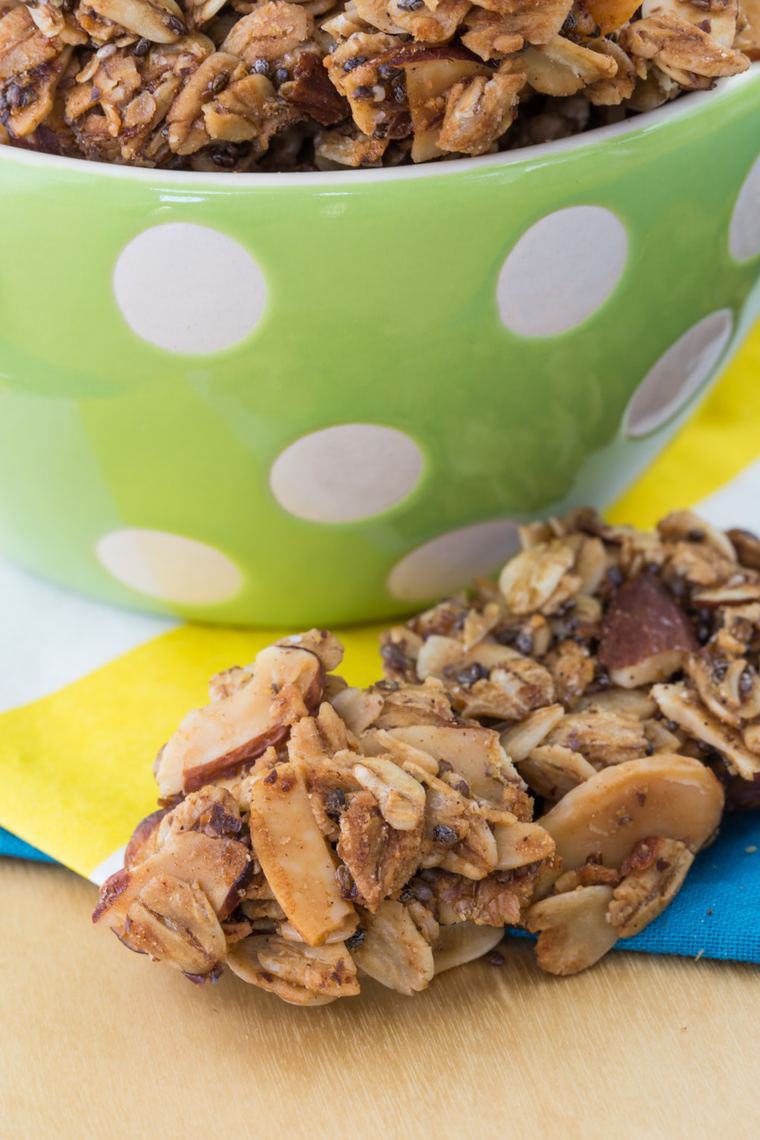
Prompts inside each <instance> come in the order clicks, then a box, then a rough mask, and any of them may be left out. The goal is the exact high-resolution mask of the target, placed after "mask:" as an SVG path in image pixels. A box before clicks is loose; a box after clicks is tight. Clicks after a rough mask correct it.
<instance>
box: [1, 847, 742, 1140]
mask: <svg viewBox="0 0 760 1140" xmlns="http://www.w3.org/2000/svg"><path fill="white" fill-rule="evenodd" d="M95 895H96V892H95V888H94V887H92V886H91V885H89V884H88V883H86V882H84V881H82V880H80V879H78V878H76V877H75V876H74V875H73V874H71V873H69V872H67V871H64V870H62V869H60V868H56V867H39V866H34V865H31V864H23V863H16V862H13V861H11V860H8V861H3V860H0V968H1V969H2V975H1V978H0V1031H1V1032H2V1037H1V1038H0V1136H2V1137H3V1140H5V1138H6V1137H7V1138H9V1140H27V1138H35V1140H39V1138H42V1140H47V1138H48V1137H51V1138H54V1140H69V1138H75V1140H79V1138H87V1140H89V1138H91V1137H93V1138H97V1140H100V1138H101V1137H103V1138H106V1137H107V1138H108V1140H121V1138H129V1140H133V1138H136V1137H139V1138H147V1140H153V1138H156V1140H159V1138H160V1140H174V1138H175V1137H177V1138H179V1137H183V1138H184V1137H214V1138H216V1137H223V1138H225V1140H228V1138H229V1140H237V1138H239V1137H267V1138H270V1137H271V1138H273V1140H293V1138H298V1137H311V1138H320V1140H321V1138H322V1137H330V1138H338V1140H343V1138H344V1137H345V1138H346V1140H372V1138H374V1137H386V1138H396V1137H422V1138H425V1140H427V1138H428V1137H430V1138H435V1140H440V1138H446V1137H468V1138H469V1137H476V1138H478V1140H480V1138H481V1137H497V1136H498V1137H503V1138H504V1137H531V1138H543V1137H550V1138H552V1140H553V1138H554V1137H558V1138H559V1137H561V1138H563V1140H565V1138H571V1140H574V1138H575V1137H578V1138H583V1140H596V1138H597V1137H598V1138H600V1140H602V1138H603V1140H607V1138H612V1137H614V1138H615V1140H623V1138H628V1137H637V1138H638V1137H646V1138H647V1140H650V1138H653V1137H655V1138H658V1137H667V1138H668V1140H680V1138H681V1137H683V1138H684V1140H686V1138H688V1140H694V1138H698V1137H713V1136H717V1137H721V1138H723V1137H725V1138H728V1137H731V1138H732V1140H733V1138H741V1140H744V1138H745V1137H746V1138H747V1140H750V1138H752V1140H756V1138H758V1137H760V977H759V976H758V971H757V970H756V969H755V968H753V967H749V966H740V965H731V964H722V963H715V962H708V961H705V960H702V961H699V962H693V961H684V960H678V959H672V958H670V959H669V958H651V957H646V956H643V955H636V954H611V955H610V956H609V957H608V958H607V959H606V960H605V961H604V962H603V963H602V964H601V965H600V966H598V967H596V968H595V969H594V970H591V971H589V972H588V973H586V974H582V975H580V976H578V977H576V978H570V979H554V978H549V977H546V976H545V975H541V974H540V973H539V972H538V971H537V970H536V969H535V967H534V966H533V964H532V962H531V954H530V950H529V948H528V947H527V946H521V945H519V944H516V943H514V942H511V943H509V944H508V946H507V947H506V949H505V957H506V965H505V966H503V967H500V968H494V967H492V966H488V965H485V964H480V963H478V964H475V965H472V966H468V967H466V968H464V969H462V970H454V971H452V972H451V973H449V974H446V975H444V976H443V977H442V978H440V979H439V980H438V981H436V982H435V983H434V985H433V987H432V988H431V989H430V990H429V991H427V992H426V993H425V994H422V995H420V996H418V997H415V998H411V999H410V998H403V997H400V996H398V995H396V994H392V993H389V992H388V991H385V990H382V989H381V988H380V987H377V986H374V985H370V984H368V985H367V987H366V990H365V992H364V994H363V995H362V997H360V998H357V999H352V1000H351V1001H346V1002H338V1003H336V1004H334V1005H331V1006H327V1007H324V1008H322V1009H313V1010H298V1009H293V1008H291V1007H289V1006H286V1005H282V1004H280V1003H279V1002H278V1001H277V1000H276V999H274V998H272V997H269V996H268V995H266V994H263V993H260V992H258V991H257V990H255V989H253V988H251V987H248V986H245V985H244V984H243V983H242V982H239V981H238V980H237V979H235V978H234V977H232V976H230V975H225V976H224V977H223V978H222V980H221V981H220V983H219V984H218V985H217V986H215V987H213V988H211V987H199V988H196V987H193V986H192V985H190V983H188V982H187V981H185V980H184V979H183V978H182V977H180V976H179V975H178V974H175V973H173V972H172V971H171V970H169V969H167V968H165V967H160V966H157V965H153V964H152V963H150V962H148V961H147V960H146V959H145V958H141V957H138V956H137V955H135V954H129V953H128V952H127V951H126V950H124V949H123V948H122V947H120V946H119V945H118V943H117V942H116V939H115V938H113V937H112V936H109V935H108V934H107V933H106V932H104V931H101V930H96V929H95V928H93V927H92V926H91V924H90V922H89V914H90V911H91V909H92V906H93V903H94V901H95Z"/></svg>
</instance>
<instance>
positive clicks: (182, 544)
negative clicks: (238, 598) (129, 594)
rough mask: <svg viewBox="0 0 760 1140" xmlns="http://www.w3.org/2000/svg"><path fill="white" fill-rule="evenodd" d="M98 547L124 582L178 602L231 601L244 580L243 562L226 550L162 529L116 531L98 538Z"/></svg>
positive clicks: (101, 558)
mask: <svg viewBox="0 0 760 1140" xmlns="http://www.w3.org/2000/svg"><path fill="white" fill-rule="evenodd" d="M95 553H96V555H97V557H98V561H99V562H100V564H101V565H102V566H103V567H104V568H105V569H106V570H107V571H108V573H109V574H111V576H112V577H113V578H115V579H116V580H117V581H118V582H121V583H122V585H124V586H128V587H129V589H130V590H135V591H137V592H138V593H140V594H145V596H146V597H148V598H159V599H161V600H162V601H165V602H174V603H176V604H177V605H186V606H204V605H214V604H218V603H220V602H226V601H228V600H229V599H230V598H233V597H235V595H236V594H238V593H239V591H240V587H241V586H242V584H243V575H242V574H241V572H240V570H239V569H238V567H237V566H236V565H235V563H234V562H232V561H231V560H230V559H229V558H228V557H227V555H226V554H222V552H221V551H220V550H217V549H216V548H215V547H213V546H209V545H208V543H206V542H199V541H198V540H197V539H195V538H187V537H186V536H184V535H180V534H168V533H167V532H165V531H161V530H140V529H137V528H134V529H132V528H129V529H125V530H114V531H111V533H110V534H106V535H104V536H103V538H101V539H100V540H99V541H98V543H97V545H96V547H95Z"/></svg>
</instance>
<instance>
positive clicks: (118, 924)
mask: <svg viewBox="0 0 760 1140" xmlns="http://www.w3.org/2000/svg"><path fill="white" fill-rule="evenodd" d="M521 538H522V544H523V549H522V551H521V552H520V553H519V554H517V555H516V556H515V557H514V558H512V559H511V560H510V561H509V562H508V563H507V565H506V566H505V567H504V568H503V570H502V572H501V575H500V577H499V580H498V582H495V581H490V580H488V581H487V580H482V581H477V582H476V583H475V584H474V586H473V587H472V589H471V590H469V591H467V592H463V593H461V594H459V595H457V596H455V597H452V598H449V599H446V600H445V601H443V602H441V603H439V604H438V605H436V606H434V607H433V608H432V609H429V610H427V611H425V612H424V613H422V614H419V615H417V616H416V617H414V618H412V619H411V620H409V621H408V622H406V623H405V624H404V625H399V626H397V627H394V628H392V629H390V630H389V631H388V632H387V634H385V635H384V637H383V639H382V646H381V653H382V660H383V664H384V669H385V679H384V680H381V681H378V682H377V683H376V684H374V685H372V686H370V688H368V689H366V690H359V689H356V688H352V687H350V686H348V685H347V684H346V683H345V681H343V680H342V679H341V678H340V676H339V674H338V673H336V670H337V669H338V667H339V666H340V663H341V659H342V647H341V645H340V643H339V642H338V640H337V639H336V638H335V637H334V636H332V635H331V634H329V633H327V632H324V631H322V632H320V631H316V630H312V631H310V632H308V633H304V634H300V635H297V636H294V637H290V638H287V639H285V640H283V641H281V642H278V643H277V644H276V645H274V646H271V647H269V648H268V649H265V650H263V651H262V653H260V654H259V656H258V657H257V658H256V660H255V661H254V662H253V664H252V665H250V666H248V667H246V668H237V667H236V668H233V669H230V670H228V671H226V672H225V673H222V674H220V675H218V676H217V677H215V678H214V679H213V680H212V682H211V692H210V696H211V700H210V703H209V704H208V705H206V706H205V707H204V708H201V709H197V710H195V711H193V712H191V713H190V714H189V715H188V716H187V717H186V718H185V720H184V721H183V722H182V724H181V725H180V726H179V728H178V730H177V732H176V733H175V734H174V736H173V737H172V738H171V739H170V741H169V742H168V743H167V744H166V745H165V746H164V748H163V749H162V750H161V752H160V753H159V756H158V759H157V762H156V769H155V771H156V779H157V782H158V786H159V791H160V794H161V801H160V803H161V807H160V808H159V810H158V811H156V812H154V813H153V814H152V815H150V816H148V818H147V819H146V820H144V821H143V822H142V823H141V824H139V825H138V827H137V829H136V831H135V833H134V835H133V837H132V840H131V841H130V843H129V845H128V847H127V850H126V855H125V861H124V867H123V869H122V870H120V871H118V872H117V873H116V874H115V875H113V876H112V877H111V878H110V879H109V880H107V882H106V883H105V884H104V885H103V887H102V889H101V894H100V900H99V902H98V906H97V908H96V910H95V914H94V916H93V917H94V920H95V921H96V922H97V923H99V924H102V925H105V926H108V927H110V928H111V929H113V930H114V932H115V933H116V934H117V936H118V937H119V939H120V940H121V941H122V942H123V943H124V944H125V945H126V946H128V947H129V948H130V949H132V950H135V951H137V952H140V953H144V954H147V955H149V956H150V957H151V958H152V959H154V960H159V961H165V962H167V963H168V964H170V965H172V966H174V967H175V968H177V969H179V970H181V971H182V972H183V973H184V974H186V975H187V976H188V977H190V978H191V979H192V980H193V981H206V980H208V979H212V980H213V979H215V978H216V977H217V976H218V975H219V973H220V972H221V970H222V969H223V968H224V966H228V967H229V968H230V969H231V970H232V971H233V972H234V973H236V974H237V975H238V976H239V977H241V978H242V979H243V980H245V981H246V982H249V983H251V984H253V985H256V986H258V987H259V988H262V989H264V990H267V991H269V992H271V993H274V994H276V995H278V996H279V997H281V998H283V999H284V1000H285V1001H288V1002H291V1003H293V1004H297V1005H321V1004H325V1003H326V1002H329V1001H332V1000H334V999H336V998H339V997H347V996H353V995H355V994H357V993H358V992H359V989H360V985H361V979H362V976H367V977H371V978H374V979H375V980H377V981H379V982H380V983H382V984H383V985H386V986H388V987H389V988H391V989H394V990H396V991H397V992H399V993H402V994H407V995H411V994H414V993H417V992H419V991H421V990H424V989H425V988H426V987H427V986H428V985H429V984H430V982H431V981H432V980H433V978H434V977H435V975H436V974H437V973H440V972H441V971H443V970H445V969H449V968H450V967H452V966H455V965H460V964H463V963H465V962H468V961H470V960H472V959H474V958H477V957H480V956H482V955H484V954H487V953H488V952H489V951H491V950H492V949H493V948H494V947H495V946H496V945H497V944H498V942H499V941H500V940H501V938H502V936H503V933H504V930H505V928H506V927H512V928H515V927H517V928H523V929H524V930H527V931H529V932H531V933H533V934H536V935H537V936H538V937H537V940H536V958H537V962H538V965H539V967H540V968H542V969H543V970H546V971H548V972H549V973H553V974H559V975H566V974H573V973H576V972H578V971H579V970H583V969H585V968H587V967H588V966H591V965H592V964H594V963H595V962H596V961H598V960H599V959H600V958H601V957H602V956H603V955H604V954H606V953H607V952H608V951H609V950H610V949H611V948H612V947H613V946H614V944H615V943H616V942H617V941H618V939H621V938H628V937H631V936H633V935H635V934H637V933H639V932H640V931H641V930H643V929H644V927H646V926H647V925H648V924H649V923H650V922H651V921H652V920H653V919H654V918H656V917H657V916H658V915H659V914H661V913H662V911H663V910H664V909H665V908H666V907H667V905H668V904H669V903H670V902H671V900H672V899H673V898H674V897H675V895H676V894H677V892H678V890H679V889H680V887H681V885H682V883H683V881H684V879H685V877H686V875H687V874H688V871H689V869H690V867H691V865H692V863H693V860H694V857H695V855H696V854H697V853H698V852H699V850H700V849H701V848H702V847H704V846H705V845H707V844H709V843H710V842H711V840H712V839H713V838H714V836H715V834H716V831H717V829H718V827H719V824H720V820H721V816H722V813H723V811H724V809H725V807H726V806H728V807H729V808H735V809H738V808H747V807H758V806H760V677H759V676H758V666H759V665H760V540H758V539H757V538H756V537H755V536H754V535H752V534H750V533H748V532H746V531H741V530H734V531H729V532H722V531H719V530H717V529H716V528H714V527H712V526H711V525H709V524H708V523H707V522H705V521H704V520H702V519H701V518H699V517H698V516H696V515H695V514H693V513H692V512H691V511H676V512H673V513H672V514H670V515H668V516H667V517H666V518H665V519H663V520H662V521H661V522H660V524H659V525H658V528H657V530H656V532H654V533H645V532H640V531H636V530H633V529H631V528H628V527H616V526H611V525H609V524H607V523H605V522H604V521H603V520H602V519H601V518H600V517H599V516H598V515H597V514H596V513H595V512H594V511H591V510H577V511H574V512H572V513H571V514H569V515H568V516H567V517H565V518H563V519H552V520H549V521H546V522H540V523H535V524H531V525H528V526H525V527H523V528H522V531H521Z"/></svg>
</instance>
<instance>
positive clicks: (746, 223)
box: [728, 158, 760, 261]
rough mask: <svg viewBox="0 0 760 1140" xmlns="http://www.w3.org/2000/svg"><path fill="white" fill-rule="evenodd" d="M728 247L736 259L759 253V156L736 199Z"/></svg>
mask: <svg viewBox="0 0 760 1140" xmlns="http://www.w3.org/2000/svg"><path fill="white" fill-rule="evenodd" d="M728 247H729V249H730V250H731V254H732V256H733V257H735V258H736V260H737V261H748V260H749V259H750V258H751V257H756V256H757V254H759V253H760V158H756V159H755V161H754V163H753V165H752V168H751V169H750V172H749V174H748V175H747V177H746V178H745V179H744V183H743V185H742V188H741V190H740V191H739V196H738V198H737V199H736V205H735V206H734V212H733V214H732V216H731V225H730V227H729V231H728Z"/></svg>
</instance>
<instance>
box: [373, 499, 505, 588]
mask: <svg viewBox="0 0 760 1140" xmlns="http://www.w3.org/2000/svg"><path fill="white" fill-rule="evenodd" d="M518 546H519V539H518V535H517V526H516V525H515V523H513V522H512V521H511V519H492V520H490V521H489V522H481V523H475V524H473V525H472V526H464V527H460V528H459V529H458V530H451V531H448V532H447V533H446V534H440V535H438V537H437V538H433V539H431V540H430V541H429V542H425V543H423V545H422V546H418V547H417V548H416V549H415V550H412V551H410V552H409V554H405V555H404V557H403V558H402V559H400V561H398V562H397V563H396V565H395V566H394V567H393V569H392V570H391V572H390V574H389V575H388V591H389V593H390V594H392V595H393V597H394V598H398V599H399V601H403V602H424V601H427V600H428V599H430V598H435V597H438V596H440V595H441V594H449V593H451V592H452V590H457V589H459V587H460V586H464V585H466V584H467V583H468V582H470V581H471V579H472V578H475V577H478V576H479V575H482V574H489V573H491V572H492V571H493V570H496V569H497V568H498V567H500V566H501V564H502V563H504V562H506V560H507V558H509V557H510V555H511V554H514V552H515V551H516V550H517V548H518Z"/></svg>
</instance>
